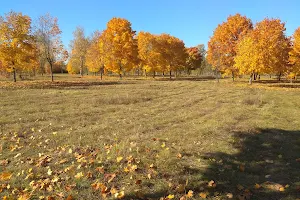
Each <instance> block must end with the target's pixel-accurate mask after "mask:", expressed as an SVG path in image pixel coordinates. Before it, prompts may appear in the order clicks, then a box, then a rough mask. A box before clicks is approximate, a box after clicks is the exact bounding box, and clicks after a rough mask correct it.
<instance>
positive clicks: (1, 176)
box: [0, 172, 12, 181]
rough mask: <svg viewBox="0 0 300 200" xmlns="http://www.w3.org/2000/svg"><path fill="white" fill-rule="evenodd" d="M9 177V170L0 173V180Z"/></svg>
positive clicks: (10, 175)
mask: <svg viewBox="0 0 300 200" xmlns="http://www.w3.org/2000/svg"><path fill="white" fill-rule="evenodd" d="M11 177H12V173H10V172H2V173H1V174H0V180H1V181H7V180H9V179H11Z"/></svg>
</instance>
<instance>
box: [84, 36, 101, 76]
mask: <svg viewBox="0 0 300 200" xmlns="http://www.w3.org/2000/svg"><path fill="white" fill-rule="evenodd" d="M101 38H102V34H101V33H100V32H99V31H95V32H94V34H93V36H92V39H91V41H90V46H89V47H88V49H87V53H86V65H87V68H88V70H89V71H90V72H99V71H100V75H101V80H102V75H103V72H104V58H103V52H101V50H103V48H101V47H100V40H101Z"/></svg>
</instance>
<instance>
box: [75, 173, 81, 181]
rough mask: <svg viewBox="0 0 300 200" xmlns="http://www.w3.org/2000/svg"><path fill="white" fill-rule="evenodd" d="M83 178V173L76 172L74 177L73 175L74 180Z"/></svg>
mask: <svg viewBox="0 0 300 200" xmlns="http://www.w3.org/2000/svg"><path fill="white" fill-rule="evenodd" d="M82 177H83V173H82V172H78V173H77V174H76V175H75V178H77V179H80V178H82Z"/></svg>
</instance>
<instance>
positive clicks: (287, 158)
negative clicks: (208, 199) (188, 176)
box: [189, 129, 300, 200]
mask: <svg viewBox="0 0 300 200" xmlns="http://www.w3.org/2000/svg"><path fill="white" fill-rule="evenodd" d="M232 143H233V146H234V147H235V148H236V149H238V150H239V152H238V153H237V154H232V155H231V154H226V153H223V152H213V153H210V154H207V155H205V156H203V157H202V159H205V160H207V161H208V162H209V167H208V168H207V169H205V171H197V170H194V169H192V173H194V174H195V175H196V174H197V173H202V179H206V180H207V181H209V180H213V181H215V183H216V187H212V188H211V189H212V192H213V193H215V192H217V194H223V195H224V196H226V194H228V193H231V194H233V196H234V197H235V198H237V199H272V200H276V199H297V198H300V159H299V158H300V131H285V130H280V129H261V130H256V131H253V132H250V133H243V132H238V133H235V134H234V138H233V142H232ZM189 170H191V169H189ZM192 181H197V180H192ZM199 187H201V186H200V185H199V186H198V187H194V188H193V189H194V190H195V191H197V189H199ZM215 194H216V193H215Z"/></svg>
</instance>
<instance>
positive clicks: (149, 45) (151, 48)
mask: <svg viewBox="0 0 300 200" xmlns="http://www.w3.org/2000/svg"><path fill="white" fill-rule="evenodd" d="M157 37H158V36H156V35H152V34H151V33H148V32H139V34H138V37H137V38H138V56H139V59H140V64H141V65H142V67H143V69H144V70H145V74H146V73H147V72H152V73H153V77H155V72H157V71H160V69H161V68H160V66H161V65H162V63H161V60H162V59H163V58H162V56H163V54H162V52H161V48H160V47H159V43H158V41H157Z"/></svg>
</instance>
